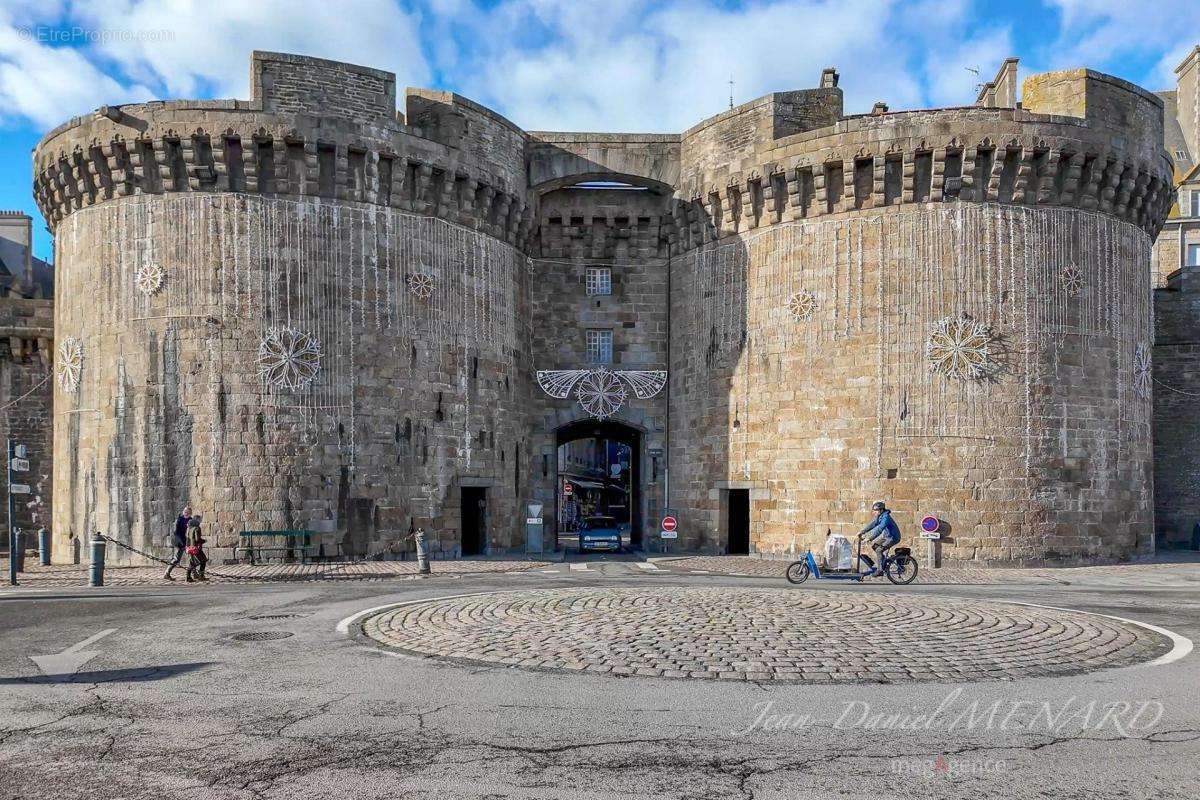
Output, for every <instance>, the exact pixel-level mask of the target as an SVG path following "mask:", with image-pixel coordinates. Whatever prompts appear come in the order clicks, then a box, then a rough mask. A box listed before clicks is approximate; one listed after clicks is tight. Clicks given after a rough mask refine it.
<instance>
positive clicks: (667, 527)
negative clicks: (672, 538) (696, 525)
mask: <svg viewBox="0 0 1200 800" xmlns="http://www.w3.org/2000/svg"><path fill="white" fill-rule="evenodd" d="M677 527H679V521H678V520H677V519H675V518H674V517H672V516H669V515H668V516H665V517H663V521H662V529H663V530H664V531H666V532H667V533H674V532H675V529H676V528H677Z"/></svg>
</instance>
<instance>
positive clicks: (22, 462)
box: [8, 458, 29, 472]
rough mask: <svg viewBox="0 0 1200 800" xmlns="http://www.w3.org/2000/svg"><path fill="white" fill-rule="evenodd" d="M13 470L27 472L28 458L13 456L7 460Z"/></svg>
mask: <svg viewBox="0 0 1200 800" xmlns="http://www.w3.org/2000/svg"><path fill="white" fill-rule="evenodd" d="M8 465H9V466H10V467H11V468H12V471H13V472H29V460H28V459H24V458H14V459H13V460H12V461H10V462H8Z"/></svg>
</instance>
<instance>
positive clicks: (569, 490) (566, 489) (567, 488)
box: [563, 483, 575, 497]
mask: <svg viewBox="0 0 1200 800" xmlns="http://www.w3.org/2000/svg"><path fill="white" fill-rule="evenodd" d="M563 494H564V495H566V496H567V497H570V496H571V495H573V494H575V487H574V486H572V485H571V484H569V483H564V484H563Z"/></svg>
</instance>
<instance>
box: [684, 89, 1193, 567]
mask: <svg viewBox="0 0 1200 800" xmlns="http://www.w3.org/2000/svg"><path fill="white" fill-rule="evenodd" d="M824 84H825V85H824V86H823V87H822V88H820V89H816V90H811V91H808V92H792V93H787V94H782V95H770V96H768V97H765V98H761V99H760V100H757V101H754V102H753V103H749V104H746V105H744V106H741V107H738V108H735V109H732V110H730V111H729V112H727V113H724V114H722V115H720V116H718V117H715V118H713V119H710V120H708V121H706V122H704V123H702V124H701V125H698V126H696V127H695V128H693V129H691V130H690V131H688V132H687V133H685V134H684V136H683V141H682V155H681V159H682V167H681V173H682V178H681V186H680V192H679V193H678V197H679V199H680V203H679V205H678V207H677V209H676V219H677V222H678V225H677V229H678V232H679V236H678V240H677V242H676V252H677V253H678V256H677V258H676V259H675V260H674V262H673V266H672V285H674V286H678V287H682V289H681V291H679V292H678V293H676V294H673V296H672V318H673V320H675V321H676V322H675V324H674V325H673V326H672V337H673V338H672V363H671V368H672V379H671V416H672V429H673V431H674V432H675V433H674V435H673V436H672V448H671V468H672V484H673V486H674V494H675V496H674V498H673V504H674V505H676V506H679V507H681V508H686V509H688V510H689V511H690V513H691V515H692V516H693V517H694V518H697V519H698V521H699V523H700V524H699V525H697V526H696V527H697V528H698V537H697V538H698V541H696V542H695V545H696V546H698V547H701V548H705V549H715V550H736V549H738V541H739V535H740V536H741V537H742V538H741V547H742V548H743V549H751V550H758V551H764V552H767V551H773V552H776V553H781V552H787V551H790V550H800V551H803V549H804V548H805V547H806V546H814V547H815V546H818V545H819V543H820V542H821V541H822V540H823V539H824V535H825V533H826V531H827V530H830V529H832V530H834V531H841V532H847V533H848V532H853V531H855V530H856V529H857V528H858V527H860V526H861V525H862V524H863V523H864V522H865V521H866V519H868V511H867V509H868V508H869V505H870V503H871V502H872V501H873V500H884V501H886V502H887V503H888V505H889V506H890V507H892V508H893V509H894V510H895V511H896V516H897V518H898V520H899V522H900V524H901V526H902V528H903V529H904V531H905V534H906V535H907V536H909V537H914V538H915V535H916V533H917V532H918V530H919V528H918V527H917V523H918V521H919V520H920V519H921V518H922V517H923V516H925V515H930V516H935V517H937V518H939V519H940V520H941V521H942V535H943V544H942V547H943V551H942V554H943V556H944V557H946V558H951V559H973V560H977V561H997V562H1023V561H1024V562H1031V561H1038V560H1044V559H1051V560H1062V559H1064V558H1087V557H1120V556H1127V555H1130V554H1133V553H1137V552H1145V551H1147V550H1148V549H1149V548H1151V547H1152V538H1151V537H1152V531H1153V519H1152V515H1153V511H1152V507H1153V501H1152V497H1153V491H1152V473H1151V434H1150V420H1151V413H1150V372H1149V368H1150V361H1149V358H1150V345H1151V333H1152V328H1151V309H1150V288H1149V280H1148V269H1149V266H1148V257H1149V247H1150V243H1151V241H1152V240H1153V237H1154V235H1155V234H1156V232H1157V230H1158V228H1159V226H1160V225H1161V223H1162V220H1163V218H1164V216H1165V213H1166V209H1167V208H1168V207H1169V205H1170V203H1171V200H1172V194H1173V192H1172V188H1171V186H1172V184H1171V163H1170V161H1169V160H1168V158H1167V157H1166V155H1165V153H1164V152H1163V146H1162V141H1163V139H1162V103H1161V101H1160V100H1159V99H1158V98H1157V97H1155V96H1154V95H1152V94H1150V93H1148V92H1145V91H1143V90H1141V89H1139V88H1137V87H1135V86H1132V85H1130V84H1128V83H1125V82H1123V81H1120V80H1118V79H1115V78H1112V77H1109V76H1106V75H1100V74H1097V73H1094V72H1090V71H1085V70H1079V71H1072V72H1061V73H1052V74H1047V75H1040V76H1035V77H1034V78H1031V79H1030V80H1029V81H1027V82H1026V84H1025V87H1024V103H1023V106H1022V107H1021V108H1017V109H1013V108H1007V109H1001V108H988V107H971V108H950V109H938V110H931V111H908V112H901V113H887V110H886V108H885V107H882V106H877V107H876V109H875V112H874V113H872V114H870V115H864V116H850V117H843V116H842V114H841V95H840V92H839V91H838V89H837V88H836V74H833V73H827V75H826V76H825V81H824ZM685 432H686V433H685ZM739 495H741V496H740V497H739ZM747 495H748V500H749V502H748V504H747V503H746V496H747ZM747 505H748V508H749V513H748V514H747V512H746V510H745V509H746V507H747ZM685 513H687V512H685ZM746 517H748V519H747V518H746ZM742 526H746V527H748V528H749V531H748V534H749V535H748V536H745V534H742V533H741V532H740V531H739V530H738V529H739V528H740V527H742ZM747 540H748V541H747ZM747 544H748V545H749V547H748V548H747V547H746V546H747ZM922 549H923V548H922Z"/></svg>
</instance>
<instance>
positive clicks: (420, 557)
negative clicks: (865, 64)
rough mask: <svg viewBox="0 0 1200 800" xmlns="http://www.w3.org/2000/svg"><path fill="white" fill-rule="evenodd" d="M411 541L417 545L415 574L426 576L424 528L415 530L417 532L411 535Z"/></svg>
mask: <svg viewBox="0 0 1200 800" xmlns="http://www.w3.org/2000/svg"><path fill="white" fill-rule="evenodd" d="M413 541H415V542H416V544H417V572H418V573H420V574H421V575H428V574H429V550H428V549H427V548H426V547H425V529H424V528H417V532H416V533H414V534H413Z"/></svg>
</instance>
